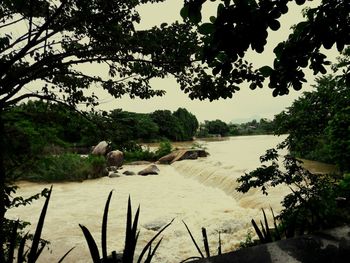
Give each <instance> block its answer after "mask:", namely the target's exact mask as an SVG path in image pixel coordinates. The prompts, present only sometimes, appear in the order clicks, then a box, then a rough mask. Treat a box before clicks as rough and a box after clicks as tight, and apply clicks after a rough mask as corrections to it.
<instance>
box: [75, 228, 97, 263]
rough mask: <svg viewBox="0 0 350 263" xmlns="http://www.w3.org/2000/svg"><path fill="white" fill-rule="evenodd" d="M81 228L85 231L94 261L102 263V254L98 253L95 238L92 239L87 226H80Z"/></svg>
mask: <svg viewBox="0 0 350 263" xmlns="http://www.w3.org/2000/svg"><path fill="white" fill-rule="evenodd" d="M79 226H80V228H81V230H82V231H83V234H84V236H85V240H86V242H87V243H88V246H89V250H90V254H91V258H92V261H93V262H94V263H100V262H101V260H100V253H99V252H98V248H97V245H96V242H95V240H94V238H93V237H92V235H91V233H90V231H89V229H87V228H86V227H85V226H83V225H81V224H79Z"/></svg>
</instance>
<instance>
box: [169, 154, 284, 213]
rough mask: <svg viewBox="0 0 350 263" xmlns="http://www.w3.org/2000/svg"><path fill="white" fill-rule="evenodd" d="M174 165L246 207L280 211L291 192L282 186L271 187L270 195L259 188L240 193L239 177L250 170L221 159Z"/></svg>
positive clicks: (203, 159) (184, 161)
mask: <svg viewBox="0 0 350 263" xmlns="http://www.w3.org/2000/svg"><path fill="white" fill-rule="evenodd" d="M172 166H173V167H174V168H175V169H176V170H177V171H178V172H179V174H181V175H182V176H184V177H187V178H192V179H194V180H197V181H199V182H200V183H201V184H203V185H205V186H209V187H213V188H217V189H220V190H221V191H223V192H224V193H225V194H226V195H228V196H230V197H232V198H233V199H234V200H235V201H236V202H237V203H238V204H239V205H240V206H242V207H244V208H264V209H266V208H267V209H269V208H270V207H272V208H273V209H274V210H276V211H279V210H280V209H281V205H280V201H281V200H282V198H283V196H284V195H286V194H287V193H288V192H289V189H288V188H286V187H282V186H280V187H275V188H271V189H269V195H268V196H266V195H263V194H262V192H261V191H260V190H259V189H251V190H250V191H249V192H248V193H244V194H243V193H240V192H238V191H237V190H236V188H237V187H238V186H239V183H238V182H237V179H238V178H239V177H240V176H242V175H244V173H246V172H249V171H250V170H248V169H242V168H237V167H236V166H234V165H230V164H228V165H225V164H223V163H221V162H220V161H215V160H210V159H206V158H199V159H198V160H195V161H193V160H183V161H179V162H175V163H173V164H172Z"/></svg>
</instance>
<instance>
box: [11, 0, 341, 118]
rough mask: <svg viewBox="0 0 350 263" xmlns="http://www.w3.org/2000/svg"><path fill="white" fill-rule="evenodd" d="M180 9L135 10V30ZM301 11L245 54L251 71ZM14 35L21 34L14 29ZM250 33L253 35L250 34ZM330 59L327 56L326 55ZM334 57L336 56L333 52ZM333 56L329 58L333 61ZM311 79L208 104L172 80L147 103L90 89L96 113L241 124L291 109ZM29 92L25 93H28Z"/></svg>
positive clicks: (98, 69) (172, 5) (169, 3)
mask: <svg viewBox="0 0 350 263" xmlns="http://www.w3.org/2000/svg"><path fill="white" fill-rule="evenodd" d="M207 2H208V4H206V5H205V6H204V9H203V12H202V13H203V20H204V21H205V20H208V18H209V17H210V16H211V15H215V13H216V7H217V4H218V3H219V2H220V1H218V0H217V1H216V2H211V1H207ZM319 2H320V0H313V1H309V2H308V4H309V5H310V6H315V5H317V4H318V3H319ZM182 6H183V1H182V0H166V1H165V2H162V3H154V4H144V5H142V6H140V7H139V8H138V11H139V13H140V16H141V23H140V24H139V25H136V29H140V30H142V29H148V28H151V27H153V26H157V25H158V26H159V25H160V24H161V23H163V22H166V23H172V22H175V21H176V20H179V21H182V18H181V16H180V9H181V8H182ZM302 8H304V6H303V7H300V6H297V5H296V4H295V3H294V2H293V3H289V12H288V14H287V15H284V16H282V17H281V18H280V19H279V21H280V23H281V28H280V30H278V31H277V32H273V31H269V37H268V44H267V46H266V48H265V51H264V52H263V53H262V54H256V53H253V52H248V53H247V54H246V56H245V58H246V59H247V60H248V61H250V62H252V63H253V66H254V67H255V68H259V67H261V66H264V65H269V66H272V63H273V52H272V50H273V49H274V47H275V46H276V45H277V44H278V43H279V42H280V41H282V40H285V39H286V38H287V36H288V35H289V33H290V32H291V30H290V27H291V26H292V25H294V24H296V23H297V22H299V21H301V19H302V15H301V11H302ZM16 31H18V32H17V33H20V31H23V30H21V29H16ZM252 33H254V32H252ZM329 54H330V55H332V54H331V53H329ZM334 54H336V52H334ZM334 57H335V55H333V56H332V60H334ZM86 70H87V72H90V73H91V74H92V75H101V76H102V75H105V72H106V68H104V67H103V66H102V65H101V64H98V66H96V65H84V72H86ZM314 78H315V77H314V76H313V75H312V73H311V72H306V79H307V80H308V83H306V84H305V85H304V87H303V89H302V90H301V91H294V90H293V89H291V90H290V93H289V95H286V96H279V97H273V96H272V90H271V89H269V88H268V87H267V83H265V84H266V85H264V88H262V89H256V90H254V91H253V90H250V89H249V87H248V84H241V86H240V88H241V90H240V91H238V92H236V93H235V94H234V95H233V98H232V99H220V100H217V101H213V102H210V101H209V100H204V101H200V100H191V99H190V98H188V96H187V95H186V94H184V93H183V92H182V91H181V90H180V87H179V85H178V84H177V83H176V80H175V79H174V78H172V77H169V78H166V79H153V80H151V85H152V87H153V88H154V89H163V90H165V91H166V94H165V95H164V96H162V97H154V98H151V99H148V100H141V99H138V98H136V99H130V98H129V97H128V96H127V95H126V96H124V97H123V98H120V99H115V98H113V97H112V96H110V95H109V94H108V93H106V92H105V91H103V90H102V89H101V88H100V87H97V86H96V87H94V88H93V92H94V93H95V94H96V95H97V96H98V97H99V103H100V105H99V106H98V107H97V109H100V110H105V111H110V110H113V109H118V108H119V109H123V110H125V111H132V112H139V113H149V112H153V111H155V110H165V109H167V110H171V111H175V110H177V109H178V108H179V107H182V108H186V109H187V110H188V111H190V112H192V113H193V114H194V115H196V117H197V119H198V120H199V121H200V122H203V121H204V120H215V119H220V120H223V121H225V122H234V123H241V122H247V121H250V120H253V119H257V120H258V119H260V118H268V119H273V117H274V115H276V114H278V113H280V112H281V111H282V110H284V109H286V107H289V106H291V104H292V102H293V101H294V100H295V99H297V98H298V97H299V96H301V95H302V92H303V91H310V90H312V87H311V86H312V84H314ZM40 87H42V83H40V82H36V83H33V84H31V85H30V86H28V87H26V89H27V90H24V91H23V92H27V91H31V90H32V89H33V90H35V89H37V88H40ZM28 88H29V89H28Z"/></svg>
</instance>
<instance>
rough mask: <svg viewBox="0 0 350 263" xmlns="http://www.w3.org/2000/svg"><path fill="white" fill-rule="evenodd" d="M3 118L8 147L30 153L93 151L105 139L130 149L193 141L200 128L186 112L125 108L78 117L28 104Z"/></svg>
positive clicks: (64, 110) (45, 105)
mask: <svg viewBox="0 0 350 263" xmlns="http://www.w3.org/2000/svg"><path fill="white" fill-rule="evenodd" d="M5 118H6V127H5V129H6V134H5V136H7V137H8V138H7V140H6V141H7V142H8V144H9V145H8V147H9V148H11V149H13V151H15V152H18V151H21V152H23V151H26V152H27V153H28V154H29V153H31V154H32V155H35V154H38V153H42V152H43V151H45V150H47V149H48V148H50V150H51V151H52V149H53V148H54V147H57V148H72V147H76V148H79V147H90V146H93V145H96V143H98V142H99V141H101V140H108V141H110V142H111V143H112V145H113V147H117V148H118V149H123V150H132V148H133V147H136V146H137V143H138V142H141V141H142V142H147V141H150V142H151V141H163V140H171V141H184V140H192V138H193V136H195V134H196V131H197V129H198V121H197V118H196V117H195V116H194V115H193V114H191V113H190V112H188V111H187V110H186V109H184V108H179V109H177V110H176V111H174V112H171V111H169V110H157V111H154V112H152V113H147V114H146V113H135V112H128V111H123V110H121V109H115V110H112V111H110V112H109V113H107V112H88V113H78V112H76V111H72V110H71V109H67V108H66V107H64V106H62V105H59V104H53V103H44V102H41V101H29V102H27V103H23V104H21V105H18V106H15V107H12V108H10V109H9V110H8V111H7V112H6V114H5Z"/></svg>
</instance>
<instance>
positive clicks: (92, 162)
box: [20, 153, 105, 182]
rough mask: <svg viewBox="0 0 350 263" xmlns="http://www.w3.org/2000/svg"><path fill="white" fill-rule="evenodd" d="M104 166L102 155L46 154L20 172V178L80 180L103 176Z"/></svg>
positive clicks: (51, 180)
mask: <svg viewBox="0 0 350 263" xmlns="http://www.w3.org/2000/svg"><path fill="white" fill-rule="evenodd" d="M104 168H105V158H104V157H103V156H92V155H89V156H88V157H81V156H80V155H78V154H72V153H65V154H61V155H57V156H53V155H48V156H43V157H40V158H39V159H38V160H37V161H36V162H34V164H33V167H32V168H31V170H29V171H26V172H25V173H21V174H20V178H21V179H27V180H31V181H46V182H53V181H81V180H85V179H88V178H98V177H101V176H103V170H104Z"/></svg>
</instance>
